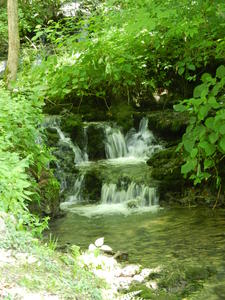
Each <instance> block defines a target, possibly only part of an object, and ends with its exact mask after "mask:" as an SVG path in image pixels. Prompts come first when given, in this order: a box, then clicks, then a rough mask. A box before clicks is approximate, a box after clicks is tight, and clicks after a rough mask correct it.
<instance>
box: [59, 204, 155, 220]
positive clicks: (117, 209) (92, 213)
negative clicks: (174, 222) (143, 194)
mask: <svg viewBox="0 0 225 300" xmlns="http://www.w3.org/2000/svg"><path fill="white" fill-rule="evenodd" d="M60 208H61V209H62V210H65V211H69V212H72V213H75V214H78V215H80V216H85V217H87V218H92V217H98V216H102V215H116V214H120V215H124V216H128V215H130V214H140V213H145V212H157V211H158V210H159V209H160V207H159V205H153V206H145V207H138V208H132V209H131V208H127V206H126V203H116V204H99V205H81V206H80V205H79V206H75V205H73V203H71V202H64V203H62V204H61V206H60Z"/></svg>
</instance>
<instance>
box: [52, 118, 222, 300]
mask: <svg viewBox="0 0 225 300" xmlns="http://www.w3.org/2000/svg"><path fill="white" fill-rule="evenodd" d="M48 126H49V127H50V128H51V129H54V130H55V132H56V134H57V135H58V137H59V140H58V144H57V147H58V150H57V151H58V152H57V155H58V159H59V165H58V173H57V175H58V178H59V180H61V191H62V199H63V200H62V203H61V209H62V210H64V211H66V212H67V213H66V215H65V216H64V217H62V218H59V219H56V220H54V221H53V222H52V223H51V225H50V231H51V234H53V236H54V237H56V238H57V241H58V244H59V245H72V244H76V245H78V246H80V247H81V249H87V248H88V245H89V244H90V243H93V242H94V241H95V240H96V239H97V238H99V237H104V238H105V243H106V244H107V245H109V246H111V247H112V248H113V250H114V251H124V252H127V253H128V260H129V262H130V263H137V264H141V265H143V266H145V267H157V266H163V267H167V266H171V265H172V266H175V267H174V268H177V270H181V269H185V270H186V268H188V267H190V266H191V267H193V266H194V267H195V268H196V267H199V268H205V267H207V268H208V267H209V268H211V269H212V270H213V271H212V272H213V276H212V277H210V278H211V279H210V280H208V281H207V284H206V286H204V289H203V292H202V294H201V295H200V294H199V295H198V296H196V298H194V297H193V298H190V299H225V288H224V287H225V243H224V240H225V210H215V211H213V210H210V209H206V208H201V209H200V208H198V209H197V208H189V209H188V208H185V209H184V208H170V209H164V208H161V207H160V206H159V199H158V193H157V182H154V180H152V178H151V167H149V166H147V164H146V160H147V158H149V157H151V155H152V153H154V152H155V151H157V150H158V149H162V146H161V145H160V144H159V143H157V141H156V139H155V137H154V136H153V134H152V132H151V131H150V130H149V129H148V120H147V119H142V120H141V122H140V125H139V129H138V130H135V129H131V130H130V131H129V132H128V133H127V134H126V135H125V136H124V135H123V133H122V131H121V130H120V128H119V127H117V126H116V125H111V124H95V126H96V127H98V129H99V130H100V131H101V132H102V133H103V134H104V137H105V138H104V141H103V142H104V149H105V157H102V158H99V159H97V160H92V161H91V160H89V156H90V154H89V153H88V144H89V142H90V138H91V136H89V135H88V126H87V127H86V128H84V130H83V134H84V138H83V139H84V140H85V142H84V143H83V148H81V147H80V146H79V145H78V144H76V143H75V141H72V140H71V138H70V136H68V135H66V134H65V133H63V132H62V130H61V129H60V124H59V122H58V121H56V119H54V120H53V121H51V122H48ZM65 150H66V151H65ZM66 152H68V153H70V157H72V162H73V163H74V165H75V166H76V168H75V172H74V173H69V176H68V172H69V171H68V169H70V171H71V168H68V167H65V153H66ZM60 155H61V156H60ZM60 157H61V161H63V164H62V163H61V164H60ZM62 158H64V160H63V159H62ZM70 162H71V160H70ZM177 266H178V267H177ZM163 299H164V298H163ZM172 299H181V298H179V297H178V298H172Z"/></svg>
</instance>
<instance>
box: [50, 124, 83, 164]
mask: <svg viewBox="0 0 225 300" xmlns="http://www.w3.org/2000/svg"><path fill="white" fill-rule="evenodd" d="M52 128H55V129H56V131H57V133H58V135H59V138H60V140H61V141H62V142H63V143H65V144H67V145H68V146H69V147H70V148H71V149H72V150H73V153H74V163H75V164H80V163H82V162H84V161H88V155H87V153H86V152H85V151H84V152H83V153H82V151H81V149H80V147H79V146H78V145H76V144H75V143H73V142H72V141H71V139H70V138H69V137H66V136H65V134H64V133H63V132H62V130H61V129H60V127H58V126H54V127H52Z"/></svg>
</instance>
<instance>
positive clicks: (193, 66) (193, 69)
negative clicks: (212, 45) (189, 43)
mask: <svg viewBox="0 0 225 300" xmlns="http://www.w3.org/2000/svg"><path fill="white" fill-rule="evenodd" d="M187 68H188V69H189V70H191V71H195V65H193V64H187Z"/></svg>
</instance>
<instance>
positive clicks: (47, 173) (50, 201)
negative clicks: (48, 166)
mask: <svg viewBox="0 0 225 300" xmlns="http://www.w3.org/2000/svg"><path fill="white" fill-rule="evenodd" d="M38 189H39V191H40V202H32V203H31V205H30V210H31V212H33V213H35V214H40V215H45V216H51V217H55V216H57V215H58V214H59V212H60V208H59V203H60V202H59V192H60V184H59V182H58V180H57V179H56V178H55V177H54V175H53V173H52V170H44V171H42V173H41V176H40V178H39V180H38Z"/></svg>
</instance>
